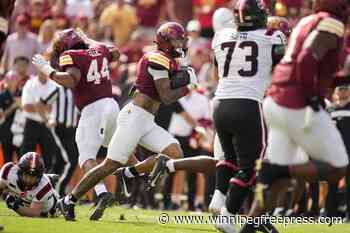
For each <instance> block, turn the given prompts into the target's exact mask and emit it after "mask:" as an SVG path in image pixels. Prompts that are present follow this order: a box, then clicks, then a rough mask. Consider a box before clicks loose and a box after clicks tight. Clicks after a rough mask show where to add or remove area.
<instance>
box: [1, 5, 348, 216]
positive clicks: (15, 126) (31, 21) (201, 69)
mask: <svg viewBox="0 0 350 233" xmlns="http://www.w3.org/2000/svg"><path fill="white" fill-rule="evenodd" d="M265 3H266V5H267V6H268V7H269V9H270V12H271V14H272V15H277V16H282V17H286V18H287V19H288V21H289V23H290V25H291V27H293V26H294V25H295V24H296V23H297V22H298V20H299V19H300V18H301V17H303V16H305V15H308V14H310V12H311V7H312V4H311V1H304V0H265ZM232 4H234V0H233V1H230V0H192V1H191V0H17V2H16V7H15V10H14V13H13V16H12V20H11V34H10V35H9V37H8V39H7V42H6V44H5V46H4V48H2V56H1V64H0V78H1V79H0V80H1V81H0V90H1V91H0V92H2V93H5V92H6V93H7V94H8V95H12V96H14V98H15V100H16V101H14V102H13V103H11V104H10V106H7V108H6V111H2V112H0V142H1V144H2V154H3V162H8V161H12V160H16V155H19V153H20V149H21V146H22V144H23V130H24V121H25V118H24V117H23V114H21V112H22V111H23V110H21V95H22V89H23V86H24V85H25V83H26V81H27V80H29V79H30V78H31V77H32V76H36V75H37V73H36V70H35V69H34V67H33V66H32V65H31V59H32V57H33V55H34V54H37V53H45V51H46V50H47V48H48V47H49V46H50V43H51V42H52V40H53V38H54V37H55V33H56V32H57V31H60V30H62V29H66V28H70V27H75V28H76V27H79V28H80V29H81V30H83V31H84V32H85V33H86V34H87V35H88V36H89V37H91V38H92V39H94V40H97V41H102V42H105V43H110V44H114V45H116V46H118V48H119V49H120V51H121V56H120V61H119V62H117V63H112V64H110V68H111V71H112V72H111V79H112V82H113V93H114V95H115V97H116V99H117V100H118V103H119V105H120V106H121V107H122V106H124V105H125V103H126V102H127V101H128V99H129V96H128V93H129V90H130V88H131V86H132V83H133V81H134V79H135V73H136V64H137V62H138V60H139V59H140V58H141V57H142V55H143V54H144V53H145V52H146V51H150V50H152V49H154V48H155V47H154V43H153V37H154V34H155V31H156V28H157V26H158V25H159V24H160V23H161V22H164V21H177V22H180V23H181V24H182V25H183V26H184V27H185V28H186V30H187V32H188V35H189V51H188V56H187V57H186V59H185V60H184V63H185V64H190V65H191V66H193V68H194V69H195V71H196V73H197V76H198V79H199V83H200V87H199V88H198V90H197V91H194V92H192V93H190V94H189V95H188V96H186V97H184V98H182V99H181V100H180V101H178V102H177V103H175V104H173V105H171V106H162V108H161V110H160V112H159V114H158V116H157V122H158V124H160V125H161V126H162V127H164V128H166V129H167V130H169V131H170V132H171V133H172V134H174V135H175V136H176V138H177V139H178V140H179V142H180V143H181V145H182V148H183V150H184V154H185V155H186V156H194V155H212V154H213V148H212V144H213V143H212V141H213V135H214V133H213V131H214V129H213V128H212V122H211V115H212V107H211V100H212V98H213V95H214V94H213V93H214V91H215V88H216V85H217V80H216V79H215V77H216V76H215V75H213V74H212V73H211V67H212V65H213V63H212V51H211V39H212V37H213V35H214V33H215V32H214V28H213V22H212V16H213V14H214V12H215V10H217V9H218V8H221V7H226V8H231V7H232ZM345 48H346V49H345V50H344V58H345V57H346V53H348V54H350V29H349V27H348V28H347V37H346V40H345ZM349 73H350V72H349ZM43 79H45V78H43ZM43 82H46V81H45V80H44V81H43ZM346 95H347V98H349V96H350V91H349V90H348V89H347V94H346ZM0 96H1V95H0ZM335 98H338V94H335ZM0 105H3V106H6V103H3V102H2V99H1V97H0ZM198 126H200V127H202V128H203V130H205V132H206V133H205V134H206V135H207V136H206V137H202V136H199V135H198V133H196V131H195V130H194V129H195V128H196V127H198ZM46 127H48V128H50V127H55V125H54V122H53V123H52V122H50V124H47V125H46ZM72 140H74V139H73V138H72ZM39 150H40V148H39ZM148 153H149V152H145V151H143V150H142V149H140V150H139V151H138V152H137V156H138V157H139V158H140V159H141V158H145V157H146V156H147V154H148ZM56 161H58V160H56ZM54 162H55V159H53V163H54ZM0 165H1V164H0ZM52 166H53V167H54V165H52ZM50 169H51V168H50V167H49V168H48V171H50ZM51 171H54V169H53V168H52V169H51ZM79 177H80V174H79V172H78V169H77V172H75V173H74V175H73V178H72V179H71V182H70V185H67V187H66V190H69V189H70V188H71V187H72V185H73V184H74V183H75V181H76V180H78V179H79ZM109 180H112V181H109V183H110V187H109V188H110V189H112V190H118V188H117V185H116V182H115V181H114V180H113V179H109ZM143 184H144V180H143V179H137V180H136V181H135V190H134V192H133V193H134V194H133V196H132V197H131V198H130V200H128V203H129V204H130V205H131V206H141V207H144V208H155V207H162V208H165V209H179V208H188V209H189V210H205V209H206V208H207V207H206V206H207V204H208V202H209V201H208V200H210V196H211V194H212V192H213V188H214V180H213V177H205V176H204V175H203V174H184V173H183V172H178V173H176V174H175V175H172V176H169V177H168V178H167V179H165V181H164V183H163V184H162V186H161V187H159V189H157V190H155V193H145V192H139V190H140V189H141V190H142V187H143ZM301 187H308V188H307V189H302V190H300V192H301V194H300V195H303V196H304V198H302V201H303V202H302V203H299V204H297V203H292V202H289V203H288V202H286V203H287V204H288V205H290V204H295V206H298V207H299V208H298V211H299V212H310V211H311V212H312V213H315V214H318V213H319V210H320V208H322V207H323V206H324V205H325V204H324V203H325V201H323V200H320V201H319V199H320V197H321V199H322V198H324V195H319V193H320V192H321V193H323V187H324V186H323V185H321V186H319V185H318V184H312V185H308V186H305V184H304V185H301ZM320 187H321V188H320ZM340 187H343V186H340ZM320 190H321V191H320ZM340 190H342V189H340ZM290 195H292V194H290ZM309 197H312V203H313V204H312V205H311V207H310V206H309V205H308V201H307V200H308V199H309ZM290 198H291V197H290ZM158 200H162V201H161V202H159V201H158ZM342 200H343V199H342ZM283 201H284V200H282V201H281V203H282V204H281V205H282V206H283V205H284V203H283ZM319 203H321V204H319ZM292 207H294V206H292ZM292 207H291V206H288V208H287V209H291V208H292ZM285 209H286V208H285ZM277 212H278V211H277Z"/></svg>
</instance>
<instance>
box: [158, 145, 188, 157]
mask: <svg viewBox="0 0 350 233" xmlns="http://www.w3.org/2000/svg"><path fill="white" fill-rule="evenodd" d="M161 153H162V154H165V155H167V156H169V157H170V158H172V159H181V158H183V157H184V155H183V151H182V149H181V147H180V145H179V144H178V143H172V144H170V145H169V146H167V147H166V148H165V149H164V150H163V151H162V152H161Z"/></svg>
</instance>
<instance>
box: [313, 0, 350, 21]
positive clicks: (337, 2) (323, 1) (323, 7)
mask: <svg viewBox="0 0 350 233" xmlns="http://www.w3.org/2000/svg"><path fill="white" fill-rule="evenodd" d="M349 8H350V0H315V5H314V9H315V12H319V11H325V12H329V13H331V14H333V15H335V16H338V17H339V19H340V20H342V21H343V22H344V23H346V21H347V19H348V16H349Z"/></svg>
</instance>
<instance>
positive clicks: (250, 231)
mask: <svg viewBox="0 0 350 233" xmlns="http://www.w3.org/2000/svg"><path fill="white" fill-rule="evenodd" d="M255 232H262V233H279V232H278V230H277V229H276V228H275V227H274V226H273V225H272V224H271V223H261V224H253V223H246V224H244V225H243V227H242V228H241V230H240V231H239V233H255Z"/></svg>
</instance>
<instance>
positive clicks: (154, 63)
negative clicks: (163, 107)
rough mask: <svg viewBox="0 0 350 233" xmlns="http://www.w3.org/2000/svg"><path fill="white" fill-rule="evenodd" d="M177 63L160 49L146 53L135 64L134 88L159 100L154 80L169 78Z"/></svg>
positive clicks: (177, 67)
mask: <svg viewBox="0 0 350 233" xmlns="http://www.w3.org/2000/svg"><path fill="white" fill-rule="evenodd" d="M178 69H179V63H178V62H177V61H176V60H174V59H173V58H171V57H169V56H167V55H166V54H165V53H163V52H161V51H154V52H149V53H146V54H145V55H144V56H143V57H142V58H141V59H140V61H139V62H138V64H137V71H136V81H135V88H136V90H137V91H139V92H140V93H143V94H145V95H147V96H148V97H151V98H152V99H154V100H156V101H159V102H161V100H160V97H159V93H158V90H157V88H156V86H155V83H154V81H156V80H158V79H161V78H169V79H170V78H171V77H172V74H173V73H174V72H175V71H177V70H178Z"/></svg>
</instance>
